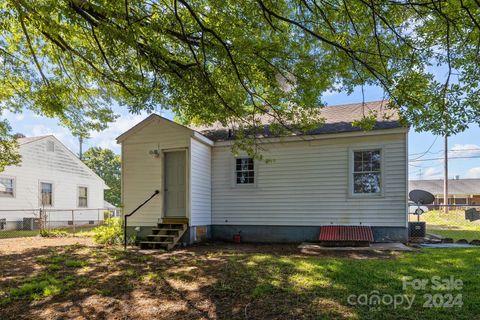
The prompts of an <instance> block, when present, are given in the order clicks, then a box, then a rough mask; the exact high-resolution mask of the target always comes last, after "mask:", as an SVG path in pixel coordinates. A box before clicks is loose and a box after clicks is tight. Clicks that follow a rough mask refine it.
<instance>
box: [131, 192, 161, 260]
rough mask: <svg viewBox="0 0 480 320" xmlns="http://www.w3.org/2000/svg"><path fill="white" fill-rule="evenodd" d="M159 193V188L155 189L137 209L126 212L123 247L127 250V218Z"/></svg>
mask: <svg viewBox="0 0 480 320" xmlns="http://www.w3.org/2000/svg"><path fill="white" fill-rule="evenodd" d="M159 193H160V191H159V190H155V192H154V193H153V194H152V195H151V196H150V198H148V199H147V200H145V201H144V202H143V203H142V204H141V205H139V206H138V207H136V208H135V210H133V211H132V212H130V213H129V214H126V215H124V216H123V217H124V219H125V221H124V223H123V247H124V249H125V250H127V218H128V217H130V216H131V215H133V214H134V213H135V212H137V211H138V210H139V209H140V208H141V207H143V206H144V205H145V204H147V202H149V201H150V200H152V199H153V198H154V197H155V196H156V195H157V194H159Z"/></svg>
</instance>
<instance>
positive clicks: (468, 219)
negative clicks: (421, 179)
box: [408, 203, 480, 242]
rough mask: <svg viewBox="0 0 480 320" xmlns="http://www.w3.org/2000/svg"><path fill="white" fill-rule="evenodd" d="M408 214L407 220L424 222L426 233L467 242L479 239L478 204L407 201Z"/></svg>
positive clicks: (479, 216) (479, 212)
mask: <svg viewBox="0 0 480 320" xmlns="http://www.w3.org/2000/svg"><path fill="white" fill-rule="evenodd" d="M416 212H417V213H418V214H417V213H416ZM408 216H409V222H417V221H420V222H425V224H426V231H427V234H428V235H430V236H433V237H438V238H451V239H452V240H453V241H459V240H467V241H468V242H471V241H473V240H479V239H480V205H465V204H457V205H453V204H451V205H421V206H417V205H416V204H413V203H409V215H408Z"/></svg>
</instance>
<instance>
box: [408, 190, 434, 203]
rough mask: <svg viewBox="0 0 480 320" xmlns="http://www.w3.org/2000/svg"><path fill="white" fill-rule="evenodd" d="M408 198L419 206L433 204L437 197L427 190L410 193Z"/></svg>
mask: <svg viewBox="0 0 480 320" xmlns="http://www.w3.org/2000/svg"><path fill="white" fill-rule="evenodd" d="M408 197H409V198H410V200H411V201H413V202H415V203H416V204H417V205H421V204H432V203H433V202H434V201H435V196H434V195H433V194H431V193H430V192H428V191H425V190H412V191H410V192H409V194H408Z"/></svg>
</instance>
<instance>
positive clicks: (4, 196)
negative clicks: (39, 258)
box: [0, 135, 108, 229]
mask: <svg viewBox="0 0 480 320" xmlns="http://www.w3.org/2000/svg"><path fill="white" fill-rule="evenodd" d="M18 142H19V153H20V155H21V156H22V162H21V164H20V165H18V166H9V167H7V168H6V169H5V171H3V172H0V222H1V224H2V226H0V227H1V228H3V229H22V228H24V229H29V228H31V227H32V225H30V223H31V222H30V221H31V220H32V219H31V218H39V211H40V209H42V210H44V212H45V213H46V215H45V219H46V220H47V222H48V223H49V225H50V226H60V225H68V224H72V223H73V222H75V224H88V223H97V222H98V221H99V220H103V212H101V211H99V210H97V209H100V208H103V207H104V203H103V192H104V189H106V188H108V187H107V186H106V185H105V182H104V181H103V180H102V179H101V178H100V177H99V176H97V175H96V174H95V173H94V172H93V171H92V170H90V168H88V167H87V166H86V165H85V164H84V163H83V162H82V161H80V159H79V158H78V157H77V156H76V155H75V154H74V153H73V152H71V151H70V150H69V149H68V148H67V147H65V146H64V145H63V144H62V143H61V142H60V141H59V140H58V139H57V138H55V137H54V136H52V135H49V136H40V137H29V138H20V139H18ZM72 210H74V212H73V217H72ZM24 218H26V219H27V220H29V221H28V222H25V223H26V224H29V226H26V225H23V224H24ZM29 218H30V219H29Z"/></svg>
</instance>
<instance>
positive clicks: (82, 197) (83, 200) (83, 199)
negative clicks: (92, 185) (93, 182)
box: [78, 187, 88, 208]
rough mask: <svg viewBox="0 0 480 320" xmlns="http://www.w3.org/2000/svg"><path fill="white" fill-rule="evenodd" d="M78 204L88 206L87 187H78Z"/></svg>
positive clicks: (82, 206)
mask: <svg viewBox="0 0 480 320" xmlns="http://www.w3.org/2000/svg"><path fill="white" fill-rule="evenodd" d="M78 206H79V207H81V208H86V207H88V188H87V187H78Z"/></svg>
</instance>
